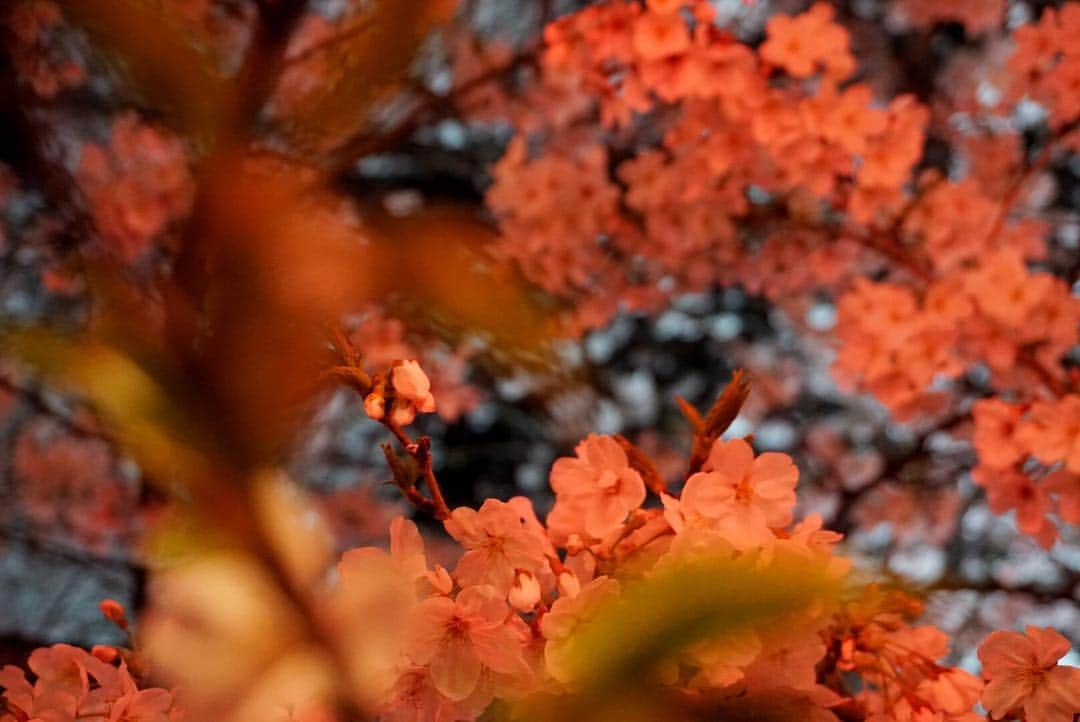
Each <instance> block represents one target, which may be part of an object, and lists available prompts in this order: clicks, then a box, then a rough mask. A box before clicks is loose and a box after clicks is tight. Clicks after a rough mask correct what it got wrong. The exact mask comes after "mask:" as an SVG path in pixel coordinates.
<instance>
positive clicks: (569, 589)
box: [558, 572, 581, 597]
mask: <svg viewBox="0 0 1080 722" xmlns="http://www.w3.org/2000/svg"><path fill="white" fill-rule="evenodd" d="M558 586H559V595H560V596H563V597H576V596H577V595H578V593H579V592H580V591H581V582H579V581H578V578H577V575H576V574H574V573H573V572H563V573H562V574H560V575H559V585H558Z"/></svg>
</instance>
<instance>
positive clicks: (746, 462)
mask: <svg viewBox="0 0 1080 722" xmlns="http://www.w3.org/2000/svg"><path fill="white" fill-rule="evenodd" d="M702 469H703V471H700V472H698V473H697V474H694V475H693V476H691V477H690V478H689V479H688V480H687V482H686V486H685V487H684V488H683V493H682V498H681V500H680V503H679V511H681V513H682V516H683V518H684V519H697V520H699V521H700V522H701V523H702V525H704V526H707V527H709V528H714V529H716V530H718V531H720V532H721V535H722V536H724V538H726V539H727V540H728V541H730V542H731V543H732V544H735V545H736V546H737V547H740V548H741V547H744V546H745V545H746V544H747V543H749V544H750V545H754V544H758V543H763V542H766V541H769V540H770V538H771V536H772V535H771V534H770V533H769V531H768V528H769V527H774V528H775V527H784V526H787V525H788V524H790V523H791V516H792V509H793V508H794V506H795V486H796V484H798V482H799V471H798V469H796V468H795V465H794V464H793V463H792V461H791V457H789V456H787V455H786V454H778V453H772V452H769V453H765V454H762V455H761V456H759V457H757V458H754V450H753V449H752V448H750V444H748V443H746V442H745V441H743V440H742V439H732V440H731V441H723V440H717V441H716V442H715V443H714V444H713V447H712V450H711V451H710V452H709V458H708V459H707V460H706V461H705V464H704V466H703V467H702Z"/></svg>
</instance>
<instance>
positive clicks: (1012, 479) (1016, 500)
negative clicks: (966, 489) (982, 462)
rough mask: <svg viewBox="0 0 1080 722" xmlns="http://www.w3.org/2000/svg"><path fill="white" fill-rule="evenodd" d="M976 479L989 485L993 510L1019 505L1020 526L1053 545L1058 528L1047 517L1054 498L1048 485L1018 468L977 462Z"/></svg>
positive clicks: (1042, 542) (972, 474)
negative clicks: (995, 467) (980, 464)
mask: <svg viewBox="0 0 1080 722" xmlns="http://www.w3.org/2000/svg"><path fill="white" fill-rule="evenodd" d="M971 476H972V478H974V479H975V483H976V484H978V485H979V486H981V487H983V488H984V489H986V499H987V501H988V502H989V503H990V510H991V511H992V512H994V513H995V514H1004V513H1005V512H1007V511H1009V510H1010V509H1016V526H1017V528H1018V529H1020V531H1022V532H1024V533H1025V534H1029V535H1030V536H1032V537H1034V538H1035V539H1036V540H1037V541H1038V542H1039V544H1041V545H1042V546H1043V547H1044V548H1046V549H1049V548H1050V547H1052V546H1053V545H1054V542H1055V541H1056V540H1057V528H1056V527H1055V526H1054V524H1053V523H1052V522H1051V521H1050V520H1049V519H1048V518H1047V516H1046V515H1047V514H1049V513H1050V511H1051V510H1052V509H1053V506H1054V505H1053V502H1052V501H1051V499H1050V495H1049V494H1047V493H1046V489H1044V488H1042V487H1041V486H1040V485H1039V484H1037V483H1036V482H1035V480H1034V479H1032V478H1031V477H1029V476H1028V475H1026V474H1022V473H1021V472H1019V471H1017V470H1016V469H1012V468H1008V469H990V468H988V467H985V466H977V467H975V469H973V470H972V472H971Z"/></svg>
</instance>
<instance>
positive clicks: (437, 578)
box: [427, 564, 454, 594]
mask: <svg viewBox="0 0 1080 722" xmlns="http://www.w3.org/2000/svg"><path fill="white" fill-rule="evenodd" d="M427 580H428V582H429V583H430V584H431V586H433V587H434V588H435V591H437V592H438V593H439V594H449V593H450V592H452V591H453V590H454V580H453V579H451V578H450V572H448V571H446V569H445V568H444V567H443V565H442V564H436V565H435V568H434V569H432V570H431V571H430V572H428V573H427Z"/></svg>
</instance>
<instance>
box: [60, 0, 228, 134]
mask: <svg viewBox="0 0 1080 722" xmlns="http://www.w3.org/2000/svg"><path fill="white" fill-rule="evenodd" d="M64 11H65V13H66V14H67V16H68V17H69V18H70V19H71V20H72V21H73V22H75V23H76V24H78V25H80V26H82V27H83V28H85V29H86V31H87V32H88V33H89V34H90V36H91V37H92V38H93V39H94V40H95V41H96V43H97V44H98V45H99V46H100V48H101V49H102V50H103V51H104V52H105V53H106V54H108V55H111V56H113V57H114V58H115V59H116V60H118V61H119V62H120V63H121V65H122V66H123V69H124V71H125V73H126V74H127V75H128V77H129V78H130V80H131V82H132V85H133V87H134V89H135V90H136V92H138V93H139V94H140V95H141V96H142V97H143V98H144V99H145V100H146V101H147V102H148V103H149V104H150V105H152V106H153V107H154V108H156V109H158V110H160V111H162V112H163V113H164V114H165V115H166V116H167V120H168V121H170V122H171V123H172V124H173V125H174V126H175V127H176V128H177V130H180V131H181V132H183V133H185V134H187V135H188V136H190V137H193V138H197V139H203V140H206V139H209V138H210V137H212V136H213V134H214V132H215V131H216V130H218V128H219V127H220V124H221V122H222V120H223V116H224V114H225V112H227V105H228V103H229V101H230V91H231V86H230V82H229V80H228V79H227V78H226V77H224V75H223V74H222V73H221V72H220V71H219V69H218V67H217V63H216V60H215V58H214V57H213V52H212V49H211V42H210V38H208V37H206V36H205V33H204V31H203V30H202V29H201V28H198V27H196V26H194V25H193V24H191V23H190V22H187V21H186V20H184V19H183V18H180V17H178V16H177V15H176V13H175V12H173V11H171V10H170V9H169V7H168V4H167V3H165V2H163V1H162V0H68V1H67V2H65V3H64Z"/></svg>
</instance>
